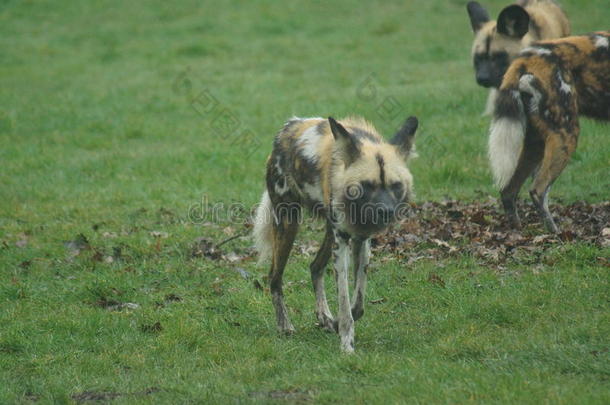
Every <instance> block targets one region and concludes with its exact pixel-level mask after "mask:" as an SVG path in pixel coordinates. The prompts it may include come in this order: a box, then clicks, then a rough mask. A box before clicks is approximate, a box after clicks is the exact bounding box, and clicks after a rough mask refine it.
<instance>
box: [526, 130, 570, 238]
mask: <svg viewBox="0 0 610 405" xmlns="http://www.w3.org/2000/svg"><path fill="white" fill-rule="evenodd" d="M577 130H578V129H577ZM563 135H564V134H559V133H551V134H549V135H548V136H547V137H546V140H545V146H544V157H543V158H542V163H541V165H540V170H538V173H537V174H536V178H535V179H534V183H533V184H532V187H531V189H530V196H531V197H532V201H533V202H534V205H536V207H537V208H538V212H539V213H540V215H541V216H542V220H543V221H544V225H545V226H546V228H547V230H548V231H549V232H552V233H558V232H559V228H558V227H557V225H555V221H553V217H552V215H551V212H550V211H549V205H548V192H549V189H550V188H551V185H552V184H553V182H554V181H555V179H557V177H558V176H559V175H560V174H561V172H562V171H563V169H564V168H565V167H566V165H567V164H568V161H569V159H570V156H571V155H572V152H574V150H575V149H576V142H567V143H566V142H564V137H563ZM574 139H575V138H574Z"/></svg>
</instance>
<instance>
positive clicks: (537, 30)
mask: <svg viewBox="0 0 610 405" xmlns="http://www.w3.org/2000/svg"><path fill="white" fill-rule="evenodd" d="M466 8H467V10H468V15H469V16H470V24H471V26H472V31H473V32H474V34H475V37H474V42H473V44H472V59H473V62H474V69H475V76H476V80H477V83H478V84H479V85H481V86H483V87H487V88H491V89H490V91H489V97H488V98H487V105H486V107H485V113H484V114H485V115H489V114H491V113H492V109H493V101H494V98H495V96H496V94H497V89H498V87H500V83H501V82H502V76H503V75H504V73H505V72H506V69H507V68H508V65H510V63H511V62H512V61H513V60H514V59H515V58H516V57H517V55H518V54H519V51H521V49H523V48H525V47H527V46H528V45H530V44H531V43H532V42H534V41H539V40H545V39H554V38H561V37H565V36H567V35H570V23H569V21H568V18H567V17H566V15H565V14H564V12H563V11H562V10H561V8H560V7H559V6H558V5H557V4H556V3H555V2H554V1H552V0H520V1H517V2H516V4H512V5H510V6H507V7H505V8H504V9H503V10H502V11H501V12H500V14H499V15H498V20H497V21H492V20H490V19H489V14H488V13H487V10H485V9H484V8H483V7H482V6H481V5H480V4H479V3H477V2H476V1H471V2H469V3H468V5H467V6H466Z"/></svg>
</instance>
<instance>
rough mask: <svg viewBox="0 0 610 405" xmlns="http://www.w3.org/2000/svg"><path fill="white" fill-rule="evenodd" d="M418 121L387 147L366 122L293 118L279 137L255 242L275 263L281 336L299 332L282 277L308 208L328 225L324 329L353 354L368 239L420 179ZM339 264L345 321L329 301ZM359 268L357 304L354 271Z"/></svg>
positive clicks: (322, 258) (320, 294)
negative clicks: (415, 155) (410, 164)
mask: <svg viewBox="0 0 610 405" xmlns="http://www.w3.org/2000/svg"><path fill="white" fill-rule="evenodd" d="M417 124H418V123H417V119H416V118H415V117H410V118H409V119H408V120H407V121H406V122H405V124H404V125H403V127H402V128H401V129H400V130H399V131H398V132H397V133H396V135H395V136H394V137H393V139H392V140H391V141H390V143H387V142H385V141H384V140H383V138H382V137H381V136H380V135H379V134H378V133H377V131H376V130H375V128H374V127H373V126H372V125H371V124H369V123H368V122H366V121H364V120H363V119H361V118H348V119H345V120H341V121H340V122H337V121H335V120H334V119H332V118H329V119H328V120H325V119H322V118H308V119H302V118H293V119H291V120H290V121H288V122H287V123H286V124H285V125H284V128H283V129H282V130H281V131H280V133H279V134H278V135H277V136H276V138H275V141H274V144H273V151H272V153H271V156H270V157H269V159H268V161H267V177H266V182H267V190H266V191H265V192H264V193H263V197H262V201H261V204H260V205H259V207H258V210H257V214H256V219H255V221H254V222H255V225H254V238H255V242H256V246H257V250H258V251H259V252H260V256H261V259H263V260H264V259H265V258H269V257H270V258H271V270H270V277H269V281H270V287H271V293H272V299H273V305H274V307H275V312H276V317H277V327H278V329H279V330H280V331H281V332H284V333H291V332H293V331H294V327H293V326H292V324H291V322H290V320H289V319H288V311H287V310H286V306H285V304H284V298H283V293H282V274H283V272H284V267H285V266H286V261H287V259H288V255H289V254H290V250H291V248H292V245H293V242H294V238H295V235H296V233H297V230H298V226H299V222H300V218H301V208H302V207H305V208H306V209H308V210H309V211H310V212H312V213H313V214H314V215H315V216H318V217H322V218H325V219H326V223H327V227H326V234H325V236H324V241H323V242H322V244H321V246H320V249H319V251H318V253H317V254H316V257H315V259H314V261H313V262H312V263H311V265H310V270H311V279H312V282H313V288H314V292H315V295H316V316H317V319H318V322H319V324H320V326H322V327H324V328H326V329H328V330H334V331H338V332H339V335H340V337H341V348H342V350H344V351H346V352H353V350H354V321H355V320H357V319H359V318H360V317H361V316H362V314H363V313H364V294H365V288H366V272H367V266H368V263H369V256H370V242H369V238H370V236H371V235H372V234H374V233H376V232H378V231H380V230H382V229H384V228H385V227H386V226H388V225H389V224H390V223H391V222H392V221H393V220H395V219H396V218H397V217H399V216H400V215H401V211H403V210H404V209H406V207H407V202H408V201H409V199H410V198H411V196H412V184H413V179H412V176H411V173H410V172H409V170H408V169H407V167H406V165H405V160H406V158H407V157H408V156H409V155H410V154H411V151H412V149H413V138H414V135H415V131H416V129H417ZM331 253H332V255H333V257H334V265H335V276H336V280H337V292H338V296H339V297H338V303H339V314H338V319H337V321H335V320H334V318H333V316H332V314H331V311H330V309H329V307H328V303H327V301H326V293H325V289H324V272H325V267H326V265H327V263H328V261H329V259H330V256H331ZM350 256H351V260H352V261H353V262H354V263H353V264H354V274H355V277H354V280H355V288H354V291H353V298H352V300H351V302H352V304H353V305H352V304H350V298H349V289H348V270H349V264H350Z"/></svg>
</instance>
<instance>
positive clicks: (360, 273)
mask: <svg viewBox="0 0 610 405" xmlns="http://www.w3.org/2000/svg"><path fill="white" fill-rule="evenodd" d="M370 257H371V241H370V239H365V240H358V239H353V240H352V258H353V262H354V295H353V296H352V305H353V306H352V317H353V318H354V321H357V320H358V319H360V318H361V317H362V315H363V314H364V296H365V292H366V275H367V274H366V273H367V268H368V266H369V259H370Z"/></svg>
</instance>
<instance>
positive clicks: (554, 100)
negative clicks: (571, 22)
mask: <svg viewBox="0 0 610 405" xmlns="http://www.w3.org/2000/svg"><path fill="white" fill-rule="evenodd" d="M609 42H610V33H609V32H608V31H605V32H596V33H592V34H589V35H583V36H573V37H567V38H562V39H556V40H550V41H541V42H537V43H534V44H532V45H531V46H530V47H528V48H526V49H524V50H522V51H521V54H520V56H519V57H518V58H517V59H515V60H514V61H513V63H512V64H511V65H510V67H509V68H508V70H507V72H506V74H505V75H504V79H503V81H502V85H501V86H500V90H499V94H498V97H497V99H496V102H495V109H494V117H493V121H492V124H491V127H490V139H489V155H490V163H491V167H492V170H493V172H494V177H495V179H496V183H497V185H498V186H499V188H500V189H501V197H502V203H503V205H504V209H505V211H506V214H507V216H508V219H509V222H510V224H511V225H512V226H513V227H515V228H518V227H520V220H519V216H518V214H517V210H516V206H515V202H516V199H517V195H518V193H519V190H520V188H521V186H522V185H523V183H524V182H525V180H526V179H527V177H528V176H529V175H531V174H534V177H533V184H532V186H531V188H530V195H531V198H532V200H533V202H534V204H535V205H536V206H537V207H538V209H539V212H540V214H541V215H542V218H543V220H544V223H545V225H546V227H547V229H548V230H549V231H552V232H558V228H557V226H556V224H555V222H554V221H553V218H552V216H551V214H550V211H549V209H548V198H547V196H548V191H549V188H550V186H551V185H552V184H553V182H554V181H555V179H556V178H557V177H558V176H559V175H560V173H561V172H562V171H563V169H564V168H565V166H566V165H567V163H568V161H569V159H570V156H571V155H572V153H573V152H574V150H575V149H576V144H577V142H578V136H579V132H580V127H579V118H578V117H579V115H584V116H588V117H591V118H595V119H598V120H606V121H607V120H609V119H610V49H609Z"/></svg>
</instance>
